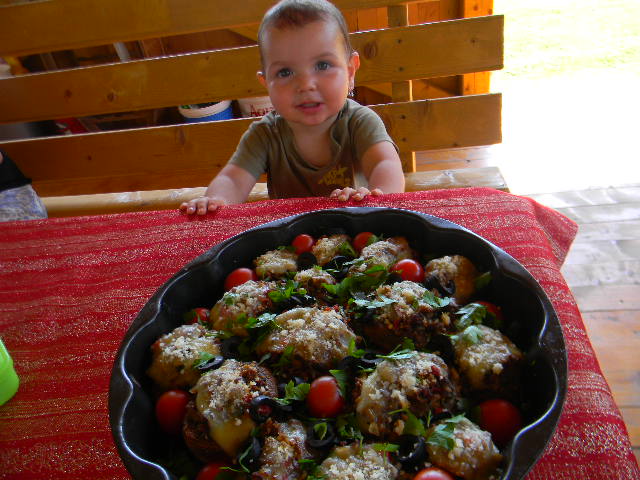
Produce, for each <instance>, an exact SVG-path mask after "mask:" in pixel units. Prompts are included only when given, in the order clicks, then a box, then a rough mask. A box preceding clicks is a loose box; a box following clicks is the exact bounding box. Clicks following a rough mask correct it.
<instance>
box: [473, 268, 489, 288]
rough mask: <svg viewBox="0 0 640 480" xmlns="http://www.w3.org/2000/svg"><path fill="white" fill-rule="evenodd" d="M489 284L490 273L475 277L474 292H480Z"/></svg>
mask: <svg viewBox="0 0 640 480" xmlns="http://www.w3.org/2000/svg"><path fill="white" fill-rule="evenodd" d="M490 283H491V272H484V273H483V274H481V275H479V276H477V277H476V278H475V280H474V281H473V284H474V286H475V287H476V290H482V289H483V288H484V287H486V286H487V285H489V284H490Z"/></svg>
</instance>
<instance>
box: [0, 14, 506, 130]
mask: <svg viewBox="0 0 640 480" xmlns="http://www.w3.org/2000/svg"><path fill="white" fill-rule="evenodd" d="M53 3H55V2H53ZM502 30H503V18H502V17H501V16H492V17H481V18H474V19H463V20H454V21H449V22H441V23H435V24H427V25H412V26H409V27H399V28H391V29H385V30H378V31H372V32H363V33H357V34H353V36H352V39H353V44H354V48H356V49H357V50H358V51H359V52H360V59H361V67H360V70H359V71H358V74H357V76H356V84H357V85H368V84H378V83H382V82H400V81H405V80H410V79H417V78H429V77H440V76H447V75H453V74H461V73H466V72H472V71H484V70H492V69H497V68H501V67H502V61H503V47H502ZM417 51H424V52H425V55H416V52H417ZM257 70H259V52H258V48H257V47H255V46H254V47H243V48H235V49H228V50H219V51H211V52H204V53H197V54H189V55H177V56H173V57H164V58H157V59H148V60H141V61H133V62H126V63H122V64H112V65H101V66H95V67H87V68H80V69H73V70H66V71H58V72H51V73H42V74H33V75H24V76H19V77H13V78H5V79H1V80H0V123H12V122H23V121H37V120H46V119H55V118H67V117H82V116H88V115H95V114H105V113H116V112H126V111H135V110H145V109H151V108H158V107H168V106H177V105H182V104H191V103H201V102H207V101H217V100H225V99H235V98H244V97H252V96H262V95H265V93H266V91H265V90H264V88H263V87H262V86H261V85H260V83H259V82H258V81H257V80H256V71H257ZM221 73H222V74H221Z"/></svg>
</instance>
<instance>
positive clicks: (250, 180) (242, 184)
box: [180, 164, 256, 215]
mask: <svg viewBox="0 0 640 480" xmlns="http://www.w3.org/2000/svg"><path fill="white" fill-rule="evenodd" d="M255 184H256V179H255V177H254V176H253V175H252V174H250V173H249V172H248V171H246V170H245V169H244V168H241V167H238V166H236V165H231V164H227V165H225V166H224V167H223V168H222V170H220V173H218V175H216V176H215V178H214V179H213V180H212V181H211V183H210V184H209V186H208V187H207V190H206V192H205V194H204V196H203V197H198V198H194V199H193V200H190V201H188V202H184V203H183V204H182V205H180V211H182V212H183V213H187V214H192V213H196V214H198V215H204V214H205V213H207V212H213V211H215V210H217V209H218V208H219V207H220V206H222V205H230V204H234V203H242V202H244V201H245V200H246V199H247V197H248V196H249V192H251V189H252V188H253V186H254V185H255Z"/></svg>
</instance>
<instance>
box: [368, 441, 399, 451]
mask: <svg viewBox="0 0 640 480" xmlns="http://www.w3.org/2000/svg"><path fill="white" fill-rule="evenodd" d="M373 449H374V450H375V451H376V452H397V451H398V450H399V449H400V445H398V444H397V443H389V442H386V443H374V444H373Z"/></svg>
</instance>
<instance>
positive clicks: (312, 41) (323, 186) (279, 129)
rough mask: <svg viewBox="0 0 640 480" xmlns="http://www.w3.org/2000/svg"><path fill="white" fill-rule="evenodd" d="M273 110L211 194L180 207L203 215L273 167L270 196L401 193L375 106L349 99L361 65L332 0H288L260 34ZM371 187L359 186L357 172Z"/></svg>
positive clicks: (240, 194)
mask: <svg viewBox="0 0 640 480" xmlns="http://www.w3.org/2000/svg"><path fill="white" fill-rule="evenodd" d="M258 44H259V46H260V55H261V61H262V71H261V72H258V80H259V81H260V82H261V83H262V84H263V85H264V86H265V87H266V88H267V91H268V92H269V97H270V99H271V103H272V104H273V106H274V109H275V110H274V111H273V112H271V113H269V114H267V115H265V116H264V117H262V119H260V120H258V121H256V122H254V123H253V124H251V126H250V127H249V128H248V129H247V131H246V132H245V133H244V135H243V136H242V139H241V140H240V143H239V145H238V147H237V149H236V151H235V153H234V154H233V155H232V157H231V159H230V160H229V162H228V163H227V165H225V166H224V167H223V169H222V170H221V171H220V173H219V174H218V175H217V176H216V177H215V178H214V179H213V180H212V182H211V184H210V185H209V186H208V187H207V190H206V192H205V195H204V196H203V197H200V198H196V199H193V200H191V201H189V202H185V203H183V204H182V205H181V206H180V210H181V211H183V212H185V213H187V214H192V213H196V214H200V215H202V214H205V213H206V212H207V211H210V212H211V211H215V210H216V209H217V208H218V207H219V206H221V205H225V204H233V203H242V202H244V201H245V200H246V198H247V196H248V195H249V192H250V191H251V189H252V188H253V186H254V185H255V183H256V181H257V180H258V178H259V177H260V176H261V175H262V174H263V173H266V174H267V185H268V188H269V196H270V197H271V198H287V197H308V196H326V195H329V196H330V197H332V198H337V199H339V200H343V201H346V200H348V199H350V198H351V199H354V200H361V199H363V198H364V197H366V196H367V195H380V194H382V193H394V192H402V191H404V174H403V172H402V164H401V162H400V158H399V157H398V152H397V147H396V146H395V144H394V143H393V141H392V140H391V138H390V137H389V135H388V133H387V131H386V129H385V126H384V123H382V120H381V119H380V118H379V117H378V115H377V114H376V113H375V112H373V111H372V110H371V109H369V108H367V107H364V106H362V105H359V104H358V103H356V102H355V101H353V100H351V99H348V98H347V96H348V95H349V94H351V92H352V91H353V87H354V77H355V73H356V71H357V70H358V67H359V66H360V59H359V57H358V53H357V52H354V51H353V50H352V48H351V44H350V42H349V34H348V30H347V26H346V22H345V20H344V18H343V16H342V14H341V13H340V11H339V10H338V9H337V8H336V7H335V6H334V5H333V4H331V3H330V2H328V1H326V0H283V1H281V2H279V3H278V4H276V5H275V6H274V7H272V8H271V9H270V10H269V11H268V12H267V13H266V14H265V16H264V18H263V20H262V23H261V25H260V29H259V32H258ZM362 177H364V179H365V180H366V183H367V185H368V186H367V187H363V186H360V187H358V186H357V183H358V181H357V179H358V178H362Z"/></svg>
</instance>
